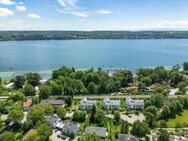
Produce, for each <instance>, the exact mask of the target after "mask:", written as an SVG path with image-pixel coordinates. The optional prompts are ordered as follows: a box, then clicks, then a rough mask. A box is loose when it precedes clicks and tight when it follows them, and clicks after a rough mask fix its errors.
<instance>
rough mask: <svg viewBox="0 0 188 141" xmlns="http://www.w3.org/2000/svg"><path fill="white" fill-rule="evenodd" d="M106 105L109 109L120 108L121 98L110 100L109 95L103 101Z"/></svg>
mask: <svg viewBox="0 0 188 141" xmlns="http://www.w3.org/2000/svg"><path fill="white" fill-rule="evenodd" d="M103 103H104V107H105V108H108V109H116V108H117V109H119V108H120V100H110V99H109V98H108V97H107V98H105V99H104V101H103Z"/></svg>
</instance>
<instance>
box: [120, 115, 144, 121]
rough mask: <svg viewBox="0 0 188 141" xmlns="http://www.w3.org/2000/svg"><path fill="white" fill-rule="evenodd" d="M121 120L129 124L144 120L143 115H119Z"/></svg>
mask: <svg viewBox="0 0 188 141" xmlns="http://www.w3.org/2000/svg"><path fill="white" fill-rule="evenodd" d="M121 119H123V120H125V121H128V122H129V123H134V122H135V121H137V120H139V121H143V120H144V119H145V117H144V115H143V114H139V115H136V114H129V115H127V114H121Z"/></svg>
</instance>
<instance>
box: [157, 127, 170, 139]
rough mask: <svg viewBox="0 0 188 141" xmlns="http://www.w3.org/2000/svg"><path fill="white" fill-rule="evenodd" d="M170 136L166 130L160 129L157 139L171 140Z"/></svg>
mask: <svg viewBox="0 0 188 141" xmlns="http://www.w3.org/2000/svg"><path fill="white" fill-rule="evenodd" d="M169 137H170V135H169V133H168V132H167V131H166V130H163V129H160V130H159V137H158V139H157V141H170V139H169Z"/></svg>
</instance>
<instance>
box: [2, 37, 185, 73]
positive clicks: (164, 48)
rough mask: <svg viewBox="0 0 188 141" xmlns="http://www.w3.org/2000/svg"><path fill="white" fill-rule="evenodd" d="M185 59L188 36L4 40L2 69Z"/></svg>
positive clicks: (132, 64)
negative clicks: (139, 38) (144, 38)
mask: <svg viewBox="0 0 188 141" xmlns="http://www.w3.org/2000/svg"><path fill="white" fill-rule="evenodd" d="M184 61H188V39H182V40H179V39H178V40H177V39H172V40H61V41H59V40H58V41H57V40H51V41H8V42H0V71H1V72H7V71H13V72H16V71H44V70H52V69H55V68H58V67H61V66H71V67H75V68H79V69H84V68H91V67H94V68H96V67H103V68H129V69H131V70H136V69H137V68H139V67H153V66H158V65H164V66H172V65H173V64H182V63H183V62H184ZM10 68H12V69H10Z"/></svg>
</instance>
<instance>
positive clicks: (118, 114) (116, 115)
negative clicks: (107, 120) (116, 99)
mask: <svg viewBox="0 0 188 141" xmlns="http://www.w3.org/2000/svg"><path fill="white" fill-rule="evenodd" d="M120 120H121V118H120V113H119V111H116V112H115V114H114V123H120Z"/></svg>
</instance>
